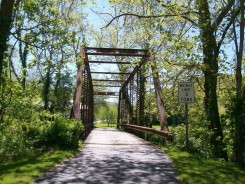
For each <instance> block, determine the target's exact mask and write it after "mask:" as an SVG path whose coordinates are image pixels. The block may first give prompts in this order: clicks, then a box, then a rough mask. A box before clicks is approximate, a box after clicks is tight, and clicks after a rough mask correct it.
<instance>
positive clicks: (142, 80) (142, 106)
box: [139, 66, 145, 126]
mask: <svg viewBox="0 0 245 184" xmlns="http://www.w3.org/2000/svg"><path fill="white" fill-rule="evenodd" d="M143 67H144V66H143ZM139 85H140V91H139V124H140V125H143V126H145V121H144V115H145V111H144V109H145V76H144V68H142V69H141V70H140V84H139Z"/></svg>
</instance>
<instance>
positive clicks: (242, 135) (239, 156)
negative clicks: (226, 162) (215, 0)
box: [232, 0, 245, 167]
mask: <svg viewBox="0 0 245 184" xmlns="http://www.w3.org/2000/svg"><path fill="white" fill-rule="evenodd" d="M240 6H241V12H240V15H241V20H240V36H239V39H240V40H239V42H240V43H239V46H238V42H237V36H236V30H235V25H234V26H233V28H234V34H235V35H234V36H235V45H236V55H237V63H236V103H235V106H236V107H235V109H234V111H235V112H233V113H232V114H233V115H234V120H235V139H234V152H235V161H236V163H237V164H238V165H239V166H240V167H244V166H245V164H244V156H243V155H244V147H245V112H244V111H245V88H244V89H243V90H242V58H243V49H244V24H245V23H244V21H245V20H244V0H240Z"/></svg>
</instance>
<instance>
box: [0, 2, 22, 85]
mask: <svg viewBox="0 0 245 184" xmlns="http://www.w3.org/2000/svg"><path fill="white" fill-rule="evenodd" d="M19 3H20V0H17V1H15V0H2V1H1V9H0V27H1V31H0V81H2V77H3V69H4V67H6V65H7V64H6V61H4V58H5V57H4V53H5V51H6V50H7V40H8V37H9V34H10V29H11V23H12V21H13V16H14V11H15V8H16V7H17V6H18V5H19Z"/></svg>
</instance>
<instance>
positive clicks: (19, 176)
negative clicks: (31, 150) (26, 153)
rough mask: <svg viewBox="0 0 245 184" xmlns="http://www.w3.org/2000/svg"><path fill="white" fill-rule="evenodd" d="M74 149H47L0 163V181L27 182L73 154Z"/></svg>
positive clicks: (7, 182) (23, 183)
mask: <svg viewBox="0 0 245 184" xmlns="http://www.w3.org/2000/svg"><path fill="white" fill-rule="evenodd" d="M77 151H78V150H77V149H76V150H59V149H53V150H47V151H45V152H43V153H41V154H38V155H34V156H30V157H28V158H27V159H18V161H9V162H6V163H3V164H2V163H0V183H4V184H16V183H21V184H28V183H31V182H32V181H33V179H34V178H36V177H38V176H40V175H41V174H43V173H44V172H46V171H47V170H48V169H50V168H52V167H54V166H55V165H57V164H58V163H60V162H61V161H63V160H65V159H67V158H69V157H71V156H73V155H74V154H75V153H77Z"/></svg>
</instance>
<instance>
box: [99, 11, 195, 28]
mask: <svg viewBox="0 0 245 184" xmlns="http://www.w3.org/2000/svg"><path fill="white" fill-rule="evenodd" d="M190 13H191V12H190V11H188V12H184V13H180V14H162V15H138V14H135V13H123V14H120V15H117V16H115V17H113V18H112V19H111V21H110V22H109V23H108V24H106V25H105V26H104V27H102V28H101V29H103V28H106V27H108V26H109V25H111V23H112V22H113V21H114V20H116V19H118V18H120V17H123V16H133V17H137V18H139V19H142V18H143V19H147V18H161V17H177V16H185V15H188V14H190Z"/></svg>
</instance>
